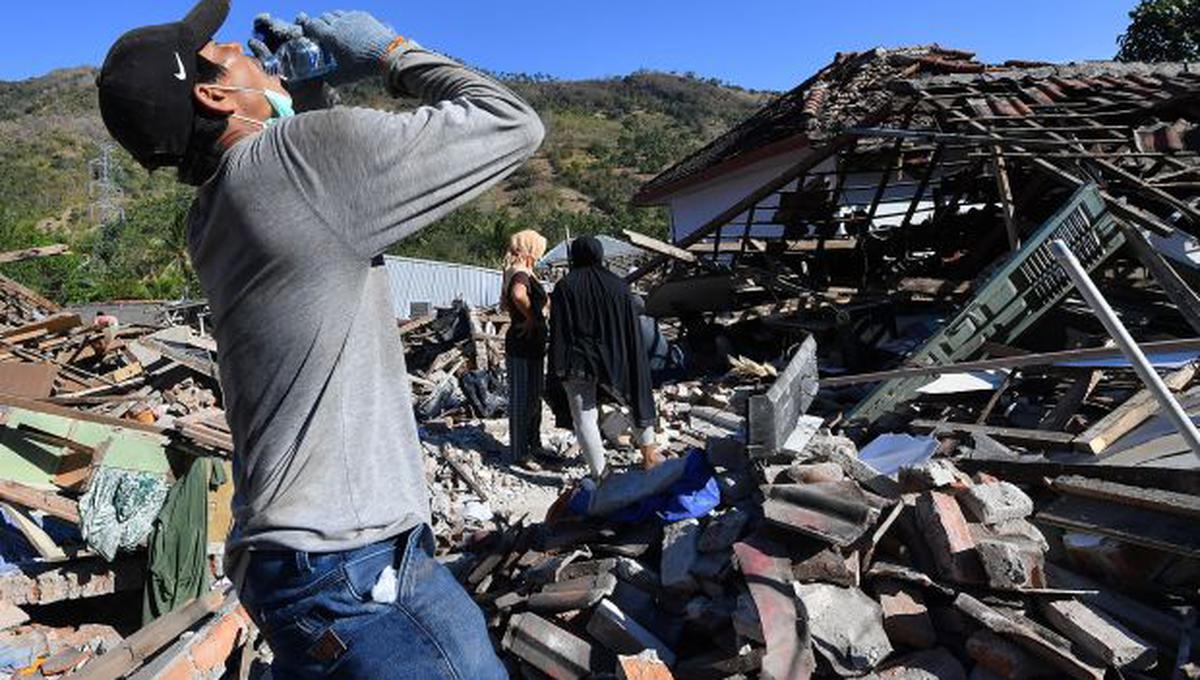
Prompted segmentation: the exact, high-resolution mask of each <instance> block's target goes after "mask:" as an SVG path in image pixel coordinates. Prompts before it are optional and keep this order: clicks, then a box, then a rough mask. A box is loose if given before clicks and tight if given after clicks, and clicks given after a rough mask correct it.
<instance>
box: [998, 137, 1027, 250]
mask: <svg viewBox="0 0 1200 680" xmlns="http://www.w3.org/2000/svg"><path fill="white" fill-rule="evenodd" d="M991 153H992V158H991V160H992V172H993V173H994V174H995V175H996V193H998V194H999V195H1000V209H1001V213H1002V214H1003V216H1004V231H1005V233H1006V234H1007V235H1008V249H1009V250H1011V251H1013V252H1016V251H1017V250H1019V249H1020V248H1021V232H1020V230H1019V229H1018V227H1017V221H1016V218H1015V216H1014V215H1013V195H1012V185H1011V184H1010V183H1009V181H1008V168H1007V167H1006V164H1005V161H1004V156H1003V155H1002V154H1001V151H1000V146H999V145H992V148H991Z"/></svg>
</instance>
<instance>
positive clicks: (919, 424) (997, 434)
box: [912, 418, 1075, 446]
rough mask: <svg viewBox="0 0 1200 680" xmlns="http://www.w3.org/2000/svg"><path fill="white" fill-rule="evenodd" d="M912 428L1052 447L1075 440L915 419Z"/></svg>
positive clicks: (1067, 436) (1014, 429)
mask: <svg viewBox="0 0 1200 680" xmlns="http://www.w3.org/2000/svg"><path fill="white" fill-rule="evenodd" d="M912 426H913V427H914V428H917V429H921V430H935V431H948V432H965V433H967V434H976V433H978V434H986V435H988V436H989V437H993V438H995V439H997V440H999V441H1011V442H1017V443H1021V444H1048V445H1052V446H1069V445H1070V444H1071V442H1072V441H1074V440H1075V437H1074V435H1071V434H1068V433H1066V432H1051V431H1048V430H1027V429H1023V428H1019V427H1000V426H997V425H980V424H978V423H948V422H942V421H938V420H926V419H923V418H917V419H916V420H914V421H912Z"/></svg>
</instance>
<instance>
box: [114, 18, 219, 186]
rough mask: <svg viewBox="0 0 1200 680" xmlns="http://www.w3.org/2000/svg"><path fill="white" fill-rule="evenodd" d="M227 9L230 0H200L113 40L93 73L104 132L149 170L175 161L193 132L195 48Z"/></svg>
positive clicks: (202, 43)
mask: <svg viewBox="0 0 1200 680" xmlns="http://www.w3.org/2000/svg"><path fill="white" fill-rule="evenodd" d="M228 14H229V0H200V1H199V2H197V3H196V6H195V7H193V8H192V11H190V12H188V14H187V16H185V17H184V18H183V20H182V21H176V22H174V23H170V24H160V25H157V26H143V27H141V28H135V29H133V30H132V31H129V32H128V33H126V34H125V35H122V36H121V37H120V38H118V39H117V42H116V43H114V44H113V46H112V48H111V49H109V51H108V56H107V57H105V58H104V66H102V67H101V68H100V75H99V76H97V78H96V86H97V87H98V88H99V90H100V116H101V117H102V118H103V119H104V125H105V127H107V128H108V132H109V133H110V134H111V135H112V136H113V138H115V139H116V140H117V141H118V142H120V144H121V146H123V147H125V150H126V151H128V152H129V153H130V154H132V155H133V157H134V158H135V159H136V160H137V162H138V163H141V164H142V165H143V166H144V167H146V168H147V169H149V170H153V169H155V168H160V167H163V166H171V165H179V163H180V162H181V161H182V160H183V154H184V151H185V150H186V149H187V146H188V141H189V140H190V139H191V136H192V119H193V116H194V104H193V102H192V86H193V85H194V84H195V82H196V53H197V52H199V51H200V49H201V48H202V47H204V46H205V45H206V44H207V43H208V41H209V40H212V37H213V35H214V34H215V33H216V32H217V29H219V28H220V27H221V24H222V23H224V22H225V17H226V16H228Z"/></svg>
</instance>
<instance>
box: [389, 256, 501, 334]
mask: <svg viewBox="0 0 1200 680" xmlns="http://www.w3.org/2000/svg"><path fill="white" fill-rule="evenodd" d="M383 261H384V266H385V267H386V268H387V273H388V280H389V283H390V284H391V288H392V308H393V309H394V310H395V313H396V318H398V319H408V318H412V317H413V304H414V303H415V304H417V305H418V307H420V306H421V305H422V304H429V305H432V307H434V308H437V307H449V306H450V305H451V304H452V303H453V302H454V301H455V300H464V301H465V302H467V303H469V304H470V305H471V306H474V307H484V306H488V305H494V304H496V303H498V302H499V301H500V285H501V283H502V281H503V279H504V275H503V273H502V272H501V271H499V270H497V269H486V268H484V267H472V266H471V265H466V264H456V263H454V262H437V261H435V260H420V259H417V258H414V257H396V256H393V255H387V256H385V257H384V258H383Z"/></svg>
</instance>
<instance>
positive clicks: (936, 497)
mask: <svg viewBox="0 0 1200 680" xmlns="http://www.w3.org/2000/svg"><path fill="white" fill-rule="evenodd" d="M917 520H918V523H919V526H920V528H921V531H922V532H923V533H924V535H925V541H926V543H927V544H928V545H929V550H930V552H931V553H932V554H933V559H934V562H935V563H936V564H937V568H938V571H939V573H940V574H941V575H942V576H943V577H944V578H947V579H950V580H951V581H955V582H958V583H982V582H983V580H984V579H983V567H982V566H981V565H980V563H979V555H978V554H976V552H975V539H974V538H972V536H971V528H970V526H969V525H968V524H967V518H966V517H964V516H963V512H962V508H960V507H959V505H958V501H957V500H956V499H955V498H954V496H951V495H949V494H945V493H941V492H939V491H929V492H926V493H923V494H921V495H920V497H919V498H917Z"/></svg>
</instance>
